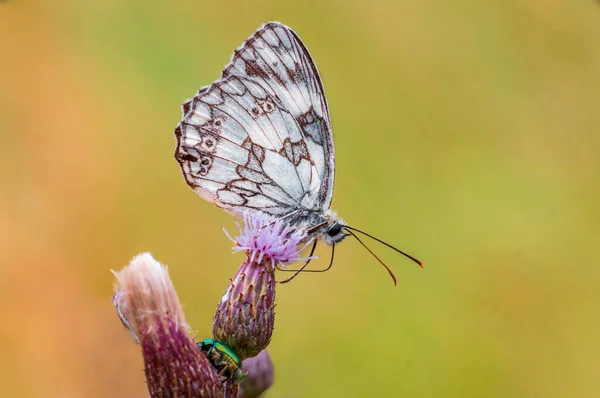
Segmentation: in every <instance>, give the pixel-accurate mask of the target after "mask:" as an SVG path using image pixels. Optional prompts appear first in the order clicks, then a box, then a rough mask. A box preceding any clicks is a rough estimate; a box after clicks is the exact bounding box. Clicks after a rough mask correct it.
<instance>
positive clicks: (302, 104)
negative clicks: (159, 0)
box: [175, 22, 334, 216]
mask: <svg viewBox="0 0 600 398" xmlns="http://www.w3.org/2000/svg"><path fill="white" fill-rule="evenodd" d="M175 136H176V138H177V148H176V151H175V157H176V158H177V160H178V161H179V163H180V166H181V168H182V171H183V174H184V176H185V178H186V181H187V182H188V184H189V185H190V186H191V187H192V188H194V190H195V191H196V192H197V193H198V194H199V195H200V196H202V197H203V198H205V199H207V200H209V201H211V202H213V203H215V204H217V205H219V206H220V207H223V208H224V209H225V210H227V211H229V212H231V213H233V214H236V215H240V214H241V213H242V212H243V211H244V210H245V209H256V210H261V211H263V212H266V213H268V214H271V215H273V216H282V215H285V214H290V213H293V212H295V211H297V210H302V209H305V210H309V211H319V212H321V213H322V212H324V211H325V210H328V209H329V206H330V203H331V198H332V195H333V178H334V158H333V141H332V136H331V127H330V122H329V112H328V110H327V103H326V100H325V97H324V93H323V87H322V84H321V80H320V77H319V74H318V72H317V69H316V67H315V65H314V63H313V61H312V59H311V57H310V54H309V53H308V51H307V50H306V47H305V46H304V45H303V44H302V42H301V41H300V39H299V38H298V36H297V35H296V34H295V33H294V32H293V31H292V30H291V29H289V28H288V27H286V26H284V25H281V24H279V23H275V22H271V23H267V24H265V25H263V26H262V27H261V28H260V29H258V30H257V31H256V32H255V33H254V35H253V36H252V37H250V38H249V39H248V40H247V41H246V42H245V43H243V44H242V46H241V47H240V48H238V49H237V50H236V51H235V53H234V55H233V57H232V60H231V63H230V64H228V65H227V66H226V67H225V69H224V71H223V75H222V77H221V79H218V80H216V81H215V82H214V83H213V84H211V85H210V86H207V87H203V88H202V89H200V90H199V92H198V94H197V95H196V96H195V97H194V98H192V99H190V100H188V101H187V102H186V103H185V104H184V105H183V118H182V120H181V122H180V123H179V125H178V126H177V128H176V129H175Z"/></svg>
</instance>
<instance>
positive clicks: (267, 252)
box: [225, 211, 312, 269]
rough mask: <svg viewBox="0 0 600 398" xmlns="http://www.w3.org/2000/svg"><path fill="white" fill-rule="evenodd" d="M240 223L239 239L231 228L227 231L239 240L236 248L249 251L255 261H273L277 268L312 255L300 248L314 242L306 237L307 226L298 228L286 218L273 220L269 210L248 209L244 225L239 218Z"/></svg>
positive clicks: (271, 262)
mask: <svg viewBox="0 0 600 398" xmlns="http://www.w3.org/2000/svg"><path fill="white" fill-rule="evenodd" d="M236 224H237V226H238V230H239V235H238V236H237V237H236V238H235V239H232V238H231V236H230V235H229V234H228V233H227V231H225V234H227V237H229V239H231V241H233V242H234V243H235V244H236V245H235V246H234V247H233V250H234V251H245V252H246V254H247V256H249V257H248V259H249V260H250V261H251V262H255V263H257V264H264V265H267V264H266V263H270V265H271V268H272V269H275V266H276V265H277V264H281V265H283V266H285V265H288V264H290V263H292V262H294V261H298V260H308V257H301V256H300V252H302V251H303V250H304V249H305V248H306V247H307V246H308V245H309V244H310V243H312V239H310V240H308V241H306V236H307V234H306V231H305V230H298V229H296V228H294V227H292V226H291V225H289V224H288V223H286V222H285V221H284V220H282V219H280V220H276V221H272V219H270V218H269V217H268V216H267V215H266V214H264V213H261V212H257V211H246V212H245V213H244V226H243V227H241V226H240V224H239V223H238V222H237V221H236ZM302 243H304V244H303V245H302V247H300V245H301V244H302ZM263 260H265V261H263Z"/></svg>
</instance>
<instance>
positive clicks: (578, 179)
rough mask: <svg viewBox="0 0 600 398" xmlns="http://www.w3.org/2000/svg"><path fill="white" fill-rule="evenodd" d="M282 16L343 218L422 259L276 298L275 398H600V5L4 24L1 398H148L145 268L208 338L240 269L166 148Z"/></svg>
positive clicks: (179, 7) (145, 8)
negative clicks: (127, 310) (147, 256)
mask: <svg viewBox="0 0 600 398" xmlns="http://www.w3.org/2000/svg"><path fill="white" fill-rule="evenodd" d="M267 20H279V21H281V22H283V23H285V24H287V25H289V26H291V27H292V28H293V29H294V30H296V32H298V34H299V35H300V37H302V39H303V40H304V41H305V43H306V44H307V46H308V48H309V49H310V51H311V53H312V55H313V57H314V58H315V60H316V63H317V65H318V67H319V70H320V72H321V74H322V77H323V80H324V84H325V90H326V93H327V97H328V100H329V104H330V112H331V116H332V123H333V130H334V136H335V144H336V157H337V176H336V192H335V199H334V208H335V209H336V210H337V211H338V213H339V214H340V215H341V216H342V217H343V218H344V219H345V220H346V221H347V222H348V223H350V225H353V226H356V227H359V228H363V229H364V230H366V231H368V232H371V233H373V234H375V235H377V236H378V237H381V238H383V239H385V240H388V241H389V242H391V243H393V244H396V245H398V246H399V247H400V248H402V249H403V250H406V251H408V252H409V253H411V254H413V255H415V256H417V257H418V258H420V259H421V260H423V261H424V263H425V268H424V269H422V270H421V269H419V268H418V267H417V266H416V265H415V264H413V263H411V262H410V261H408V260H406V259H405V258H403V257H401V256H399V255H396V254H394V253H393V252H391V251H389V250H387V249H385V248H383V247H380V246H378V245H376V244H374V243H373V244H371V248H372V249H374V250H375V251H376V253H378V254H379V255H380V256H381V257H383V258H384V259H385V260H386V261H387V262H388V263H389V264H390V265H391V266H392V268H393V269H394V270H395V272H396V274H397V275H398V278H399V283H398V286H397V287H396V288H394V287H393V286H392V283H391V280H390V279H389V278H388V276H387V275H386V273H385V271H384V270H383V268H382V267H381V266H379V265H378V264H377V262H376V261H375V260H374V259H373V258H372V257H370V256H369V254H368V253H367V252H366V251H365V250H363V249H362V248H361V247H360V246H359V245H358V243H357V242H355V241H352V240H351V239H348V240H347V241H346V242H344V244H343V245H342V246H340V247H339V248H338V250H336V262H335V264H334V267H333V269H332V270H331V271H329V272H327V273H324V274H307V275H300V276H299V277H298V278H297V279H296V280H295V281H294V282H293V283H291V284H288V285H282V286H279V287H278V291H277V299H278V305H277V317H276V330H275V334H274V338H273V341H272V344H271V345H270V350H271V354H272V356H273V359H274V361H275V365H276V383H275V385H274V386H273V388H272V389H271V390H270V393H269V397H290V398H292V397H378V396H398V397H572V396H577V397H598V396H600V377H598V369H599V368H600V338H599V336H600V319H599V315H600V289H599V286H600V267H599V265H600V264H599V262H600V250H599V246H600V243H599V237H600V202H599V200H600V184H599V182H600V171H599V170H600V158H599V157H598V151H599V149H600V6H599V5H598V4H597V3H596V2H594V1H592V0H584V1H560V0H545V1H537V0H508V1H503V2H499V1H496V2H491V1H475V0H463V1H458V2H447V1H441V0H426V1H422V2H414V1H410V2H409V1H401V2H399V1H370V2H355V1H342V0H328V1H320V2H317V1H310V2H308V1H306V2H284V1H266V0H264V1H253V2H250V1H238V2H214V3H213V2H211V3H209V2H202V1H198V0H195V1H194V0H183V1H180V2H167V1H161V2H154V1H150V2H148V1H140V0H124V1H114V0H108V1H102V2H100V1H96V2H93V1H74V0H71V1H66V0H61V1H53V2H50V1H46V2H41V1H30V0H6V1H3V2H0V133H1V138H2V141H1V145H0V159H1V160H0V162H2V163H1V165H2V167H0V176H1V178H2V195H1V197H0V316H1V319H2V323H1V325H0V352H1V356H0V357H1V359H0V396H3V397H61V398H65V397H144V396H146V395H147V392H146V390H145V385H144V377H143V364H142V360H141V356H140V352H139V347H138V346H136V345H135V344H134V343H133V341H132V339H131V336H130V335H129V333H128V332H127V331H126V330H125V329H124V328H123V327H122V325H121V323H120V321H119V319H118V318H117V316H116V314H115V311H114V309H113V308H112V306H111V303H110V298H111V295H112V283H113V276H112V275H111V273H110V272H109V270H110V269H111V268H112V269H120V268H121V267H122V266H124V265H126V264H127V263H128V261H129V260H130V259H131V257H133V256H134V255H135V254H137V253H139V252H141V251H151V252H152V253H153V254H154V256H155V257H156V258H157V259H158V260H159V261H161V262H163V263H165V264H167V265H169V267H170V268H169V269H170V272H171V276H172V279H173V281H174V283H175V285H176V287H177V289H178V293H179V296H180V299H181V301H182V302H183V303H184V305H185V311H186V315H187V317H188V322H189V323H190V324H191V325H192V327H193V328H194V329H195V330H197V331H198V337H199V338H204V337H207V336H209V335H210V331H211V321H212V316H213V313H214V310H215V308H216V304H217V302H218V300H219V299H220V297H221V294H222V293H223V292H224V290H225V288H226V286H227V283H228V278H230V277H232V276H233V275H234V273H235V271H236V269H237V266H238V265H239V264H240V263H241V262H242V260H243V256H242V255H240V254H238V255H232V254H231V242H230V241H229V240H228V239H227V238H226V237H225V235H224V234H223V233H222V231H221V227H222V226H225V227H226V228H228V229H229V230H230V231H235V226H234V223H233V219H232V217H231V216H229V215H227V214H225V213H224V212H222V211H220V210H218V209H217V208H216V207H214V206H211V205H210V204H208V203H207V202H205V201H204V200H202V199H201V198H199V197H198V196H197V195H196V194H195V193H194V192H193V191H192V190H191V189H190V188H189V187H188V186H187V185H186V183H185V181H184V179H183V177H182V176H181V173H180V170H179V167H178V165H177V162H176V161H175V160H174V159H173V149H174V138H173V128H174V126H175V125H176V124H177V122H178V121H179V118H180V105H181V104H182V103H183V101H184V100H185V99H186V98H189V97H191V96H192V95H193V94H194V93H195V92H196V90H197V89H198V88H199V87H200V86H202V85H206V84H209V83H210V82H212V81H213V80H214V79H216V78H217V77H218V76H219V75H220V73H221V70H222V68H223V66H224V65H225V64H226V63H227V62H228V60H229V57H230V56H231V53H232V52H233V50H234V49H235V48H236V47H237V46H239V45H240V43H241V42H242V41H243V40H245V39H246V38H247V37H248V36H250V35H251V34H252V32H253V31H254V30H255V29H256V28H257V27H258V26H260V25H261V24H262V23H263V22H264V21H267ZM319 254H320V255H321V256H322V259H321V260H320V262H318V263H317V264H316V266H322V265H324V264H326V261H327V260H326V259H327V258H328V255H329V254H328V251H327V250H325V249H323V250H321V251H320V252H319Z"/></svg>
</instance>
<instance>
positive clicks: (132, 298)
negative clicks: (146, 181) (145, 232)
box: [113, 253, 224, 398]
mask: <svg viewBox="0 0 600 398" xmlns="http://www.w3.org/2000/svg"><path fill="white" fill-rule="evenodd" d="M113 273H114V274H115V276H116V278H117V283H116V285H115V295H114V296H113V303H114V304H115V307H116V309H117V314H118V315H119V318H120V319H121V321H122V322H123V324H124V325H125V327H127V329H129V331H130V332H131V334H132V335H133V336H134V338H135V340H136V342H139V344H140V345H141V347H142V355H143V357H144V367H145V373H146V381H147V385H148V391H149V393H150V396H151V397H152V398H163V397H164V398H166V397H223V394H224V391H223V386H222V385H221V382H220V380H219V377H218V375H217V373H216V371H215V369H214V368H213V367H212V365H211V364H210V362H209V360H208V359H207V358H206V357H205V355H204V354H202V353H201V352H200V350H199V349H198V347H197V346H196V344H195V343H194V341H193V340H192V339H191V338H190V336H189V333H190V328H189V326H188V325H187V323H186V321H185V317H184V315H183V310H182V308H181V304H180V303H179V299H178V298H177V293H176V292H175V288H174V287H173V284H172V283H171V280H170V278H169V273H168V271H167V269H166V267H164V266H163V265H161V264H160V263H158V262H157V261H156V260H155V259H154V258H153V257H152V256H151V255H150V254H149V253H144V254H140V255H138V256H137V257H135V258H134V259H133V260H132V261H131V263H130V264H129V265H128V266H127V267H125V268H124V269H123V270H121V271H119V272H113Z"/></svg>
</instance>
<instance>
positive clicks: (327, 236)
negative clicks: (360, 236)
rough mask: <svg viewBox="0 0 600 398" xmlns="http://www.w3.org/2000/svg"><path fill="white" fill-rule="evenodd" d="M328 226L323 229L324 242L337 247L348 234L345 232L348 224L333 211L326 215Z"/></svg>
mask: <svg viewBox="0 0 600 398" xmlns="http://www.w3.org/2000/svg"><path fill="white" fill-rule="evenodd" d="M325 219H326V221H327V224H326V225H325V226H324V227H323V229H324V231H323V235H322V237H323V240H324V241H325V243H327V244H328V245H330V246H331V245H335V244H338V243H340V242H341V241H343V240H344V239H345V238H346V236H348V233H347V232H345V231H344V229H345V227H346V223H345V222H344V220H342V219H341V218H339V217H338V216H337V214H336V213H335V212H334V211H333V210H329V211H328V212H327V213H326V214H325Z"/></svg>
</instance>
